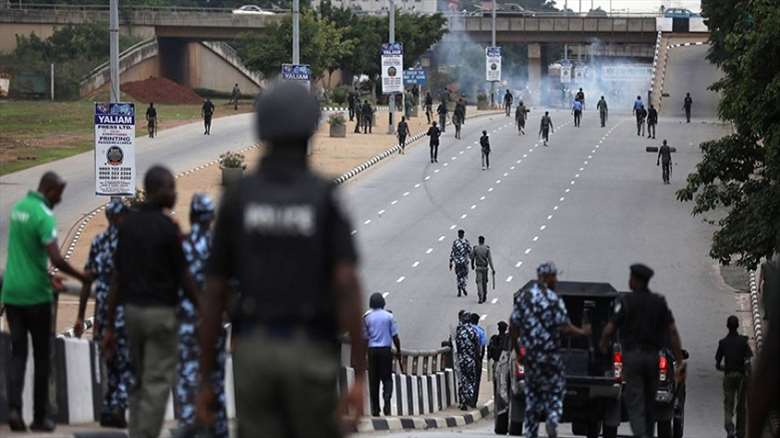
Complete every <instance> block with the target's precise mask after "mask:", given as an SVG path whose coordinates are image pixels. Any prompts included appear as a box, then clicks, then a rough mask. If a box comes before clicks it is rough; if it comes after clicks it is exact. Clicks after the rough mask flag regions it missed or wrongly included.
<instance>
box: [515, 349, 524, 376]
mask: <svg viewBox="0 0 780 438" xmlns="http://www.w3.org/2000/svg"><path fill="white" fill-rule="evenodd" d="M524 360H525V347H520V351H519V352H518V354H517V361H516V362H515V376H517V378H519V379H523V378H525V365H523V361H524Z"/></svg>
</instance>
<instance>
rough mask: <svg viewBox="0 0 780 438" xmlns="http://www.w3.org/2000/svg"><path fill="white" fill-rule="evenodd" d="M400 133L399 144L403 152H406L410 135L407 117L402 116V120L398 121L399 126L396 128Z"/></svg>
mask: <svg viewBox="0 0 780 438" xmlns="http://www.w3.org/2000/svg"><path fill="white" fill-rule="evenodd" d="M396 133H397V134H398V146H400V147H401V154H405V153H406V137H407V136H408V135H409V124H408V123H406V117H404V116H401V121H400V122H398V128H397V129H396Z"/></svg>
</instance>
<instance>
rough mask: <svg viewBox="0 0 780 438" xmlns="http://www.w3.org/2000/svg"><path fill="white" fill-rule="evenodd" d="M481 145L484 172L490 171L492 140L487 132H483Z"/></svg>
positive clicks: (480, 140) (480, 139)
mask: <svg viewBox="0 0 780 438" xmlns="http://www.w3.org/2000/svg"><path fill="white" fill-rule="evenodd" d="M479 145H480V147H481V148H482V170H486V169H490V138H489V137H488V134H487V131H482V137H480V138H479Z"/></svg>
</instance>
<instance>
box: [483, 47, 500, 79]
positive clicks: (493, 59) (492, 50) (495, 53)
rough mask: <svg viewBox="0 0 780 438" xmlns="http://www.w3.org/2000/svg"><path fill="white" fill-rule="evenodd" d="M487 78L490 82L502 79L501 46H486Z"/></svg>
mask: <svg viewBox="0 0 780 438" xmlns="http://www.w3.org/2000/svg"><path fill="white" fill-rule="evenodd" d="M485 79H486V80H487V81H488V82H498V81H500V80H501V47H486V48H485Z"/></svg>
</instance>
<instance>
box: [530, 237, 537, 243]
mask: <svg viewBox="0 0 780 438" xmlns="http://www.w3.org/2000/svg"><path fill="white" fill-rule="evenodd" d="M531 240H533V241H534V242H536V241H537V240H539V236H534V238H533V239H531Z"/></svg>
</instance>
